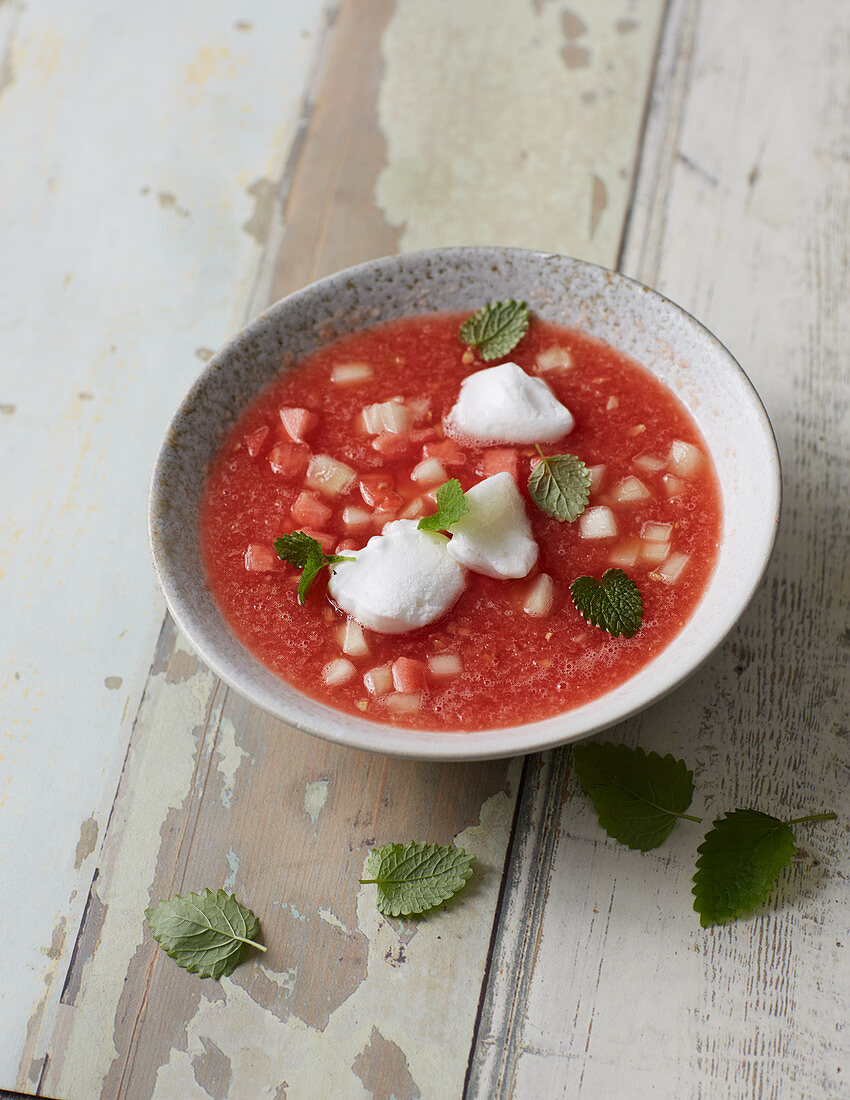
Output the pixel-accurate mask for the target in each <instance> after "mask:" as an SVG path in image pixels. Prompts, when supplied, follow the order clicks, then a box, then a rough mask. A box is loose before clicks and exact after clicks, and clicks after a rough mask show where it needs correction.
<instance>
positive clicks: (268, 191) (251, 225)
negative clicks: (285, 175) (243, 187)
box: [242, 179, 280, 246]
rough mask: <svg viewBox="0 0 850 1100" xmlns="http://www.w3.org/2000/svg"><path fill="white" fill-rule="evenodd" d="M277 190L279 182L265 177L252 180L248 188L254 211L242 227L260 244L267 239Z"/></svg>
mask: <svg viewBox="0 0 850 1100" xmlns="http://www.w3.org/2000/svg"><path fill="white" fill-rule="evenodd" d="M279 190H280V184H277V183H275V182H274V181H273V180H267V179H259V180H254V182H253V183H252V184H251V186H250V187H249V188H248V194H249V195H250V196H251V198H252V199H253V200H254V213H253V214H252V215H251V217H250V218H249V219H248V221H247V222H245V224H244V225H243V226H242V228H243V229H244V230H245V232H246V233H247V234H248V235H249V236H251V237H253V238H254V240H255V241H256V242H257V244H258V245H260V246H264V245H265V244H266V243H267V241H268V237H269V230H270V229H271V227H272V218H273V217H274V212H275V208H276V206H277V201H278V192H279Z"/></svg>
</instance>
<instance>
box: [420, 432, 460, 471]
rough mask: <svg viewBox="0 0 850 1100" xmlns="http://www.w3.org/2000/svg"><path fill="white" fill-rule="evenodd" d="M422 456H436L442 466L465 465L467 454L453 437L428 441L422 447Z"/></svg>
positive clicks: (424, 457)
mask: <svg viewBox="0 0 850 1100" xmlns="http://www.w3.org/2000/svg"><path fill="white" fill-rule="evenodd" d="M422 458H423V459H426V458H436V460H437V461H438V462H439V463H440V465H441V466H463V465H464V464H465V463H466V461H467V458H466V455H465V454H464V453H463V451H462V450H461V449H460V447H459V446H458V445H457V443H455V441H454V440H453V439H440V440H437V441H436V442H433V443H426V444H425V446H424V447H423V448H422Z"/></svg>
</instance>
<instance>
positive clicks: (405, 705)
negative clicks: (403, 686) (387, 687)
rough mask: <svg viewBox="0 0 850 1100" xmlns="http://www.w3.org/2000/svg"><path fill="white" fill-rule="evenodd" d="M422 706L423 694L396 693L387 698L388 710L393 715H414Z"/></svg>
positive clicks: (418, 692) (411, 692)
mask: <svg viewBox="0 0 850 1100" xmlns="http://www.w3.org/2000/svg"><path fill="white" fill-rule="evenodd" d="M421 706H422V692H420V691H394V692H393V693H392V695H388V696H387V710H391V711H392V712H393V714H412V713H413V712H414V711H417V710H419V709H420V707H421Z"/></svg>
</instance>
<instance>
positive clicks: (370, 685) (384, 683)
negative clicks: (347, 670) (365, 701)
mask: <svg viewBox="0 0 850 1100" xmlns="http://www.w3.org/2000/svg"><path fill="white" fill-rule="evenodd" d="M363 684H364V686H365V688H366V690H367V691H368V692H369V694H370V695H386V694H387V692H388V691H392V689H393V670H392V666H391V665H378V666H377V668H370V669H369V671H368V672H364V673H363Z"/></svg>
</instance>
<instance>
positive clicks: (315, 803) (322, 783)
mask: <svg viewBox="0 0 850 1100" xmlns="http://www.w3.org/2000/svg"><path fill="white" fill-rule="evenodd" d="M328 786H329V784H328V780H327V779H317V780H315V782H313V783H308V784H307V785H306V787H305V788H304V813H305V814H309V817H310V820H311V821H312V822H313V824H314V825H315V824H316V822H317V820H318V818H319V814H320V813H321V812H322V810H323V809H324V808H325V803H326V802H327V800H328Z"/></svg>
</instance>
